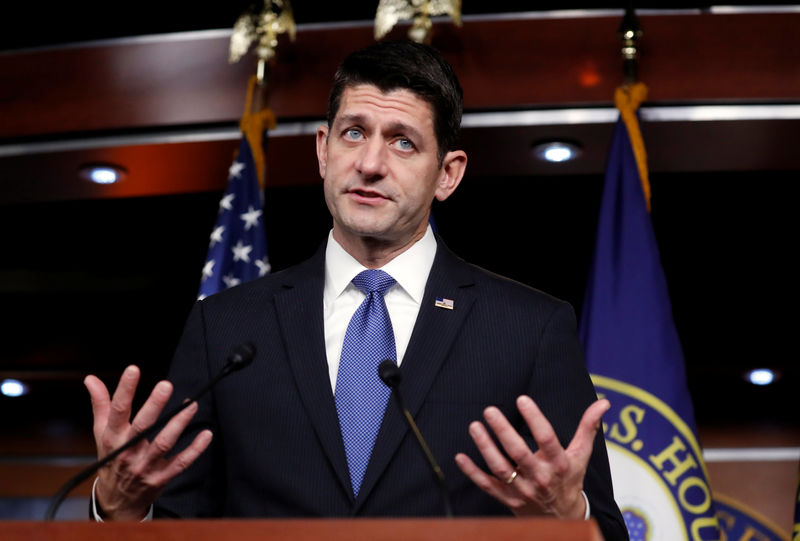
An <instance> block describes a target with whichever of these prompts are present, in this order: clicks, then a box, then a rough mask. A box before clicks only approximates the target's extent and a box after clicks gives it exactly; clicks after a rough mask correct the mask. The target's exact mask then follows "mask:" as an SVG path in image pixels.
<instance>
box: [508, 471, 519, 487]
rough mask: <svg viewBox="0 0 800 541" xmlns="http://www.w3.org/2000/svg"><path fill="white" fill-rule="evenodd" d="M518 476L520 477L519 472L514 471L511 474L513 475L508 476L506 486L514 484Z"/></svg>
mask: <svg viewBox="0 0 800 541" xmlns="http://www.w3.org/2000/svg"><path fill="white" fill-rule="evenodd" d="M517 475H518V472H517V470H516V468H515V469H514V471H512V472H511V475H509V476H508V479H506V484H507V485H510V484H511V483H513V482H514V479H516V478H517Z"/></svg>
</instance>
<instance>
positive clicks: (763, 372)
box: [745, 368, 778, 385]
mask: <svg viewBox="0 0 800 541" xmlns="http://www.w3.org/2000/svg"><path fill="white" fill-rule="evenodd" d="M745 379H746V380H747V381H749V382H750V383H752V384H753V385H769V384H770V383H775V380H777V379H778V374H776V373H775V372H774V371H773V370H770V369H769V368H756V369H754V370H750V371H749V372H747V374H745Z"/></svg>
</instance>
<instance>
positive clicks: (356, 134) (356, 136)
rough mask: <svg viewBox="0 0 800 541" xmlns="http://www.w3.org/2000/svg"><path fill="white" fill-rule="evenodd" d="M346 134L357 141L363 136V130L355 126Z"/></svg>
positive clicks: (345, 134) (345, 133)
mask: <svg viewBox="0 0 800 541" xmlns="http://www.w3.org/2000/svg"><path fill="white" fill-rule="evenodd" d="M344 136H345V137H347V138H348V139H351V140H353V141H356V140H358V139H360V138H361V132H360V131H359V130H357V129H355V128H350V129H349V130H346V131H345V132H344Z"/></svg>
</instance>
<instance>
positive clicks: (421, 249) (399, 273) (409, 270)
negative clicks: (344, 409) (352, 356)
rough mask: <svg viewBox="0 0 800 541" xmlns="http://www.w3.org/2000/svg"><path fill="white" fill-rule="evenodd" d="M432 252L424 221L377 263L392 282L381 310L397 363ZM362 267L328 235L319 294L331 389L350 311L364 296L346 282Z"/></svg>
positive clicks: (432, 243) (432, 239) (432, 241)
mask: <svg viewBox="0 0 800 541" xmlns="http://www.w3.org/2000/svg"><path fill="white" fill-rule="evenodd" d="M435 257H436V238H435V237H434V236H433V231H431V227H430V226H428V229H427V231H426V232H425V235H424V236H423V237H422V238H421V239H420V240H418V241H417V242H416V243H414V244H413V245H412V246H411V247H410V248H408V249H407V250H406V251H405V252H403V253H401V254H400V255H398V256H397V257H395V258H394V259H392V260H391V261H390V262H389V263H387V264H386V265H384V266H383V267H381V270H383V271H385V272H387V273H388V274H389V275H390V276H391V277H392V278H394V279H395V281H396V282H397V283H396V284H395V285H393V286H392V287H391V288H389V290H388V291H387V292H386V294H385V295H384V297H383V298H384V300H385V301H386V309H387V310H388V311H389V318H390V319H391V320H392V328H393V330H394V341H395V348H396V349H397V364H398V365H400V364H401V363H402V361H403V355H404V354H405V352H406V348H407V347H408V342H409V340H410V339H411V332H412V331H413V330H414V323H415V322H416V321H417V315H418V314H419V307H420V306H421V304H422V296H423V295H424V293H425V283H426V282H427V281H428V275H429V274H430V272H431V267H433V260H434V258H435ZM366 269H367V268H366V267H365V266H363V265H362V264H361V263H359V262H358V261H356V259H355V258H354V257H353V256H351V255H350V254H348V253H347V252H346V251H345V250H344V248H342V246H341V245H340V244H339V243H338V242H336V240H335V239H334V238H333V231H331V233H329V235H328V246H327V248H326V250H325V289H324V292H323V294H322V310H323V317H324V320H325V352H326V355H327V357H328V374H329V376H330V378H331V388H332V389H333V390H334V392H335V391H336V375H337V374H338V372H339V358H340V357H341V355H342V345H343V344H344V335H345V333H346V332H347V326H348V324H349V323H350V319H352V317H353V314H354V313H355V311H356V310H357V309H358V307H359V306H360V305H361V303H362V302H363V301H364V299H365V298H366V295H365V294H364V293H363V292H362V291H361V290H360V289H358V288H357V287H356V286H354V285H353V284H352V280H353V278H355V277H356V276H357V275H358V273H360V272H361V271H363V270H366Z"/></svg>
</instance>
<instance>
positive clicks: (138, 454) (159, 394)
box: [84, 366, 212, 520]
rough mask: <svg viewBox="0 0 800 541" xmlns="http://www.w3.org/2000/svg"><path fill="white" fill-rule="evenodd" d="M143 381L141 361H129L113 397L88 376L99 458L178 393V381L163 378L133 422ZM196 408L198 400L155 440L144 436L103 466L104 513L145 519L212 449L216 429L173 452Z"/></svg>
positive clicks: (99, 491)
mask: <svg viewBox="0 0 800 541" xmlns="http://www.w3.org/2000/svg"><path fill="white" fill-rule="evenodd" d="M138 384H139V369H138V368H137V367H136V366H129V367H128V368H126V369H125V371H124V372H123V373H122V376H121V377H120V380H119V384H118V385H117V389H116V391H114V396H113V398H111V397H109V393H108V389H107V388H106V386H105V385H104V384H103V382H102V381H100V380H99V379H98V378H97V377H95V376H92V375H90V376H87V377H86V379H84V385H85V386H86V389H87V390H88V391H89V395H90V397H91V399H92V413H93V415H94V424H93V432H94V439H95V443H96V445H97V457H98V459H102V458H103V457H104V456H106V455H107V454H109V453H111V452H112V451H114V450H115V449H117V448H118V447H120V446H122V445H123V444H124V443H125V442H127V441H128V440H129V439H131V438H133V437H134V436H136V435H137V434H138V433H140V432H143V431H144V430H146V429H147V428H148V427H149V426H150V425H152V424H153V423H155V421H156V419H158V416H159V414H160V413H161V411H162V410H163V409H164V406H165V405H166V404H167V401H168V400H169V397H170V395H171V394H172V384H171V383H169V382H168V381H160V382H159V383H157V384H156V386H155V387H154V388H153V391H152V392H151V393H150V396H149V397H148V399H147V400H146V401H145V403H144V405H143V406H142V408H141V409H140V410H139V412H138V413H137V414H136V416H135V417H134V418H133V420H132V421H131V413H132V412H131V405H132V403H133V397H134V395H135V393H136V387H137V386H138ZM196 412H197V404H196V403H192V404H190V405H189V406H188V407H187V408H186V409H184V410H183V411H181V412H180V413H178V414H177V415H176V416H175V417H174V418H173V419H172V420H170V421H169V422H168V423H167V424H166V425H165V426H164V428H162V429H161V431H160V432H159V433H158V434H157V435H156V437H155V438H154V439H153V441H152V442H149V441H147V440H146V439H145V440H142V441H141V442H139V443H138V444H136V445H134V446H133V447H132V448H130V449H128V450H126V451H124V452H123V453H121V454H120V455H119V456H118V457H117V458H115V459H114V460H113V461H111V462H110V463H109V464H107V465H105V466H104V467H103V468H101V469H100V470H99V472H98V481H97V485H96V487H95V498H96V499H97V502H96V503H97V504H98V505H99V506H100V508H102V510H103V515H104V517H107V518H109V519H111V520H141V519H143V518H144V517H145V516H146V514H147V511H148V509H149V507H150V505H152V503H153V502H154V501H155V500H156V498H157V497H158V495H159V494H160V493H161V491H162V490H163V489H164V487H165V486H166V485H167V483H168V482H169V481H170V480H172V478H174V477H175V476H176V475H178V474H179V473H180V472H182V471H183V470H185V469H186V468H187V467H189V465H190V464H191V463H192V462H194V461H195V460H196V459H197V457H198V456H200V454H201V453H202V452H203V451H205V450H206V448H207V447H208V445H209V444H210V443H211V436H212V435H211V431H210V430H203V431H201V432H200V433H199V434H198V435H197V436H196V437H195V439H194V440H193V441H192V443H191V444H190V445H189V446H188V447H187V448H186V449H184V450H183V451H181V452H180V453H178V454H176V455H175V456H172V457H168V456H167V453H169V451H170V450H171V449H172V447H173V446H174V445H175V442H177V441H178V437H179V436H180V435H181V433H182V432H183V431H184V429H185V428H186V426H187V425H188V424H189V422H190V421H191V419H192V417H193V416H194V414H195V413H196Z"/></svg>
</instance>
